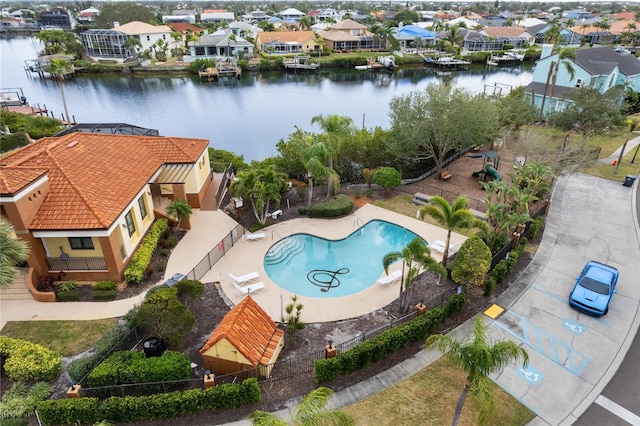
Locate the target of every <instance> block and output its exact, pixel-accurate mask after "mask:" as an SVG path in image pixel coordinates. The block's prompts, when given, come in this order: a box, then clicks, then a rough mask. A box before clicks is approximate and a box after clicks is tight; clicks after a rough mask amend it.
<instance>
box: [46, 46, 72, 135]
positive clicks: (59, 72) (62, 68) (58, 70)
mask: <svg viewBox="0 0 640 426" xmlns="http://www.w3.org/2000/svg"><path fill="white" fill-rule="evenodd" d="M48 70H49V73H50V74H51V75H52V76H56V77H57V79H58V84H59V85H60V94H61V95H62V105H63V107H64V115H65V116H66V121H67V124H69V123H71V117H70V116H69V110H67V99H66V98H65V96H64V76H65V75H66V74H68V73H70V72H71V71H73V64H72V63H71V62H69V61H65V60H64V59H60V58H54V59H51V60H50V61H49V65H48Z"/></svg>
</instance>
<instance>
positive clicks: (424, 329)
mask: <svg viewBox="0 0 640 426" xmlns="http://www.w3.org/2000/svg"><path fill="white" fill-rule="evenodd" d="M464 302H465V296H464V295H463V294H457V295H454V296H451V297H450V298H449V300H448V301H447V303H446V304H445V305H444V306H442V307H439V308H435V309H432V310H430V311H429V312H427V313H426V314H424V315H420V316H418V317H416V318H415V319H413V320H411V321H409V322H407V323H405V324H402V325H399V326H397V327H393V328H390V329H389V330H386V331H385V332H383V333H381V334H379V335H378V336H376V337H375V338H374V339H372V340H368V341H366V342H363V343H361V344H359V345H357V346H355V347H354V348H352V349H350V350H348V351H346V352H344V353H342V354H340V355H338V356H336V357H334V358H329V359H320V360H317V361H316V363H315V368H314V376H315V381H316V382H327V381H332V380H335V379H336V378H337V377H338V376H340V375H345V374H349V373H353V372H354V371H357V370H360V369H362V368H365V367H367V366H368V365H370V364H371V363H373V362H376V361H379V360H381V359H383V358H386V357H387V356H389V355H392V354H393V353H395V352H396V351H398V350H400V349H402V348H404V347H406V346H408V345H410V344H411V343H413V342H416V341H418V340H425V339H426V338H427V337H428V336H429V335H430V334H431V333H433V332H434V331H435V330H436V329H437V328H438V327H439V326H440V325H441V324H442V323H443V322H444V320H445V319H446V318H447V317H448V316H451V315H453V314H455V313H457V312H459V311H460V309H462V306H463V305H464Z"/></svg>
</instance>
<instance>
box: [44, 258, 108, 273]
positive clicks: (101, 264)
mask: <svg viewBox="0 0 640 426" xmlns="http://www.w3.org/2000/svg"><path fill="white" fill-rule="evenodd" d="M47 264H48V265H49V270H50V271H106V270H107V262H106V261H105V260H104V257H67V258H62V257H47Z"/></svg>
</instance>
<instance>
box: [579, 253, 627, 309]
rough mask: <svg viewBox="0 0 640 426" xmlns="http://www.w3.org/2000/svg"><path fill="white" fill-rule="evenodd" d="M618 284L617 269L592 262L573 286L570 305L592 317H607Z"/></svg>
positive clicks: (586, 266) (588, 263)
mask: <svg viewBox="0 0 640 426" xmlns="http://www.w3.org/2000/svg"><path fill="white" fill-rule="evenodd" d="M617 283H618V270H617V269H616V268H614V267H613V266H609V265H605V264H603V263H600V262H596V261H593V260H591V261H589V262H587V264H586V265H585V266H584V269H582V272H581V273H580V276H579V277H578V279H577V280H576V284H575V285H574V286H573V290H572V291H571V295H569V305H571V306H573V307H574V308H576V309H577V310H579V311H581V312H584V313H587V314H590V315H596V316H602V315H606V314H607V312H609V302H611V297H612V296H613V293H615V292H616V284H617Z"/></svg>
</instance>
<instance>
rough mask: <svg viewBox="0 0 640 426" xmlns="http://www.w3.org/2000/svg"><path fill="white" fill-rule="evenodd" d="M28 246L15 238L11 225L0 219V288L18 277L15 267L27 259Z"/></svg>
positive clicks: (8, 284) (7, 285)
mask: <svg viewBox="0 0 640 426" xmlns="http://www.w3.org/2000/svg"><path fill="white" fill-rule="evenodd" d="M28 255H29V246H28V245H27V243H26V242H25V241H23V240H21V239H19V238H17V237H16V234H15V230H14V229H13V225H11V223H9V222H8V221H7V220H5V219H4V218H2V217H0V288H6V287H9V286H10V285H11V283H12V282H13V280H14V279H15V278H16V276H17V275H18V270H17V269H16V268H15V266H16V265H17V264H18V263H20V262H23V261H25V260H26V259H27V256H28Z"/></svg>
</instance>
